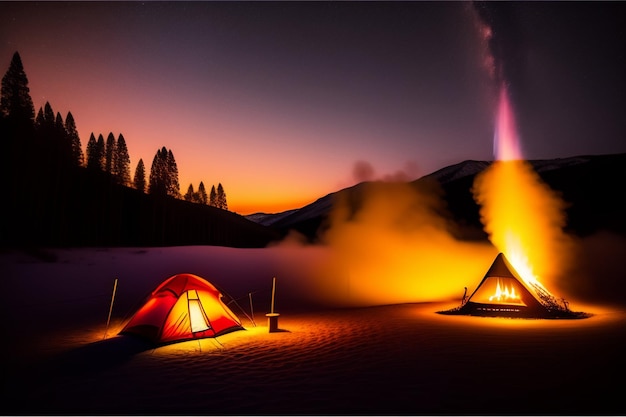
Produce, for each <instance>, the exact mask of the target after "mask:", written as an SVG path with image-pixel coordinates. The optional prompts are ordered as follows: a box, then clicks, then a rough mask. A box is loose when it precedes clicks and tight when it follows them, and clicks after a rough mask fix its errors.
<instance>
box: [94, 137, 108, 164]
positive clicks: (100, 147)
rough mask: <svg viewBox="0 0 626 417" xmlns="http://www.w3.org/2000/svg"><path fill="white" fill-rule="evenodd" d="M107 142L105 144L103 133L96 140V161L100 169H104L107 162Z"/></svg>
mask: <svg viewBox="0 0 626 417" xmlns="http://www.w3.org/2000/svg"><path fill="white" fill-rule="evenodd" d="M105 149H106V148H105V144H104V136H102V133H100V134H99V135H98V141H97V142H96V161H97V164H98V165H97V166H98V169H99V170H100V171H104V167H105V165H104V162H105V154H104V152H105Z"/></svg>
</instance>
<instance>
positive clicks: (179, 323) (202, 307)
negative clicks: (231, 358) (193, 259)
mask: <svg viewBox="0 0 626 417" xmlns="http://www.w3.org/2000/svg"><path fill="white" fill-rule="evenodd" d="M242 329H243V326H242V325H241V322H240V321H239V319H238V318H237V316H235V314H233V312H232V311H231V310H230V309H229V308H228V307H227V306H226V304H224V302H223V301H222V293H221V292H220V291H219V290H218V289H217V288H216V287H215V286H214V285H213V284H211V283H209V282H208V281H206V280H205V279H203V278H200V277H199V276H197V275H192V274H178V275H174V276H172V277H170V278H168V279H166V280H165V281H164V282H163V283H162V284H161V285H159V286H158V287H157V288H156V289H155V290H154V291H152V293H151V294H150V295H149V296H148V299H147V300H146V302H145V303H144V304H143V305H142V306H141V307H140V308H139V309H138V310H137V312H136V313H135V314H134V315H133V316H132V317H131V319H130V321H129V322H128V323H127V324H126V325H125V326H124V328H123V329H122V331H121V332H120V334H134V335H138V336H141V337H144V338H146V339H149V340H151V341H152V342H154V343H157V344H165V343H172V342H178V341H182V340H189V339H201V338H205V337H216V336H220V335H222V334H225V333H229V332H232V331H236V330H242Z"/></svg>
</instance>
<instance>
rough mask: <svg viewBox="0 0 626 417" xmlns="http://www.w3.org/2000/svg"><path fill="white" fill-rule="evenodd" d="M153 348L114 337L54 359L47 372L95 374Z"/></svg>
mask: <svg viewBox="0 0 626 417" xmlns="http://www.w3.org/2000/svg"><path fill="white" fill-rule="evenodd" d="M154 347H155V346H154V344H152V343H150V342H149V341H146V340H143V339H141V338H137V337H128V336H115V337H112V338H109V339H105V340H101V341H98V342H94V343H89V344H87V345H84V346H81V347H78V348H76V349H72V350H69V351H67V352H64V353H62V354H60V355H59V356H56V357H54V358H53V359H52V361H51V362H50V363H49V367H50V369H49V370H50V371H52V372H54V371H55V370H59V371H61V372H62V373H63V374H65V375H78V374H89V373H97V372H100V371H104V370H107V369H111V368H112V367H116V366H119V365H121V364H123V363H125V362H127V361H129V360H130V359H131V358H132V357H133V356H135V355H137V354H139V353H142V352H145V351H148V350H152V349H154Z"/></svg>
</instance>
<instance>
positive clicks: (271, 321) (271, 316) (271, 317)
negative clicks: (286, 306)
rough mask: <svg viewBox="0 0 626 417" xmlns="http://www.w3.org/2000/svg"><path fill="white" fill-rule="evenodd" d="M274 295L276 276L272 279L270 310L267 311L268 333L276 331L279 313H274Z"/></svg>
mask: <svg viewBox="0 0 626 417" xmlns="http://www.w3.org/2000/svg"><path fill="white" fill-rule="evenodd" d="M275 297H276V277H274V279H272V304H271V306H270V312H269V313H267V314H266V315H265V316H267V327H268V329H269V332H270V333H273V332H276V331H278V316H280V314H278V313H274V301H275Z"/></svg>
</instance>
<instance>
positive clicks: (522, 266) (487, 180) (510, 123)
mask: <svg viewBox="0 0 626 417" xmlns="http://www.w3.org/2000/svg"><path fill="white" fill-rule="evenodd" d="M494 151H495V156H496V159H497V160H496V161H495V162H494V163H493V164H492V165H491V166H490V167H489V168H487V169H486V170H485V171H483V172H482V173H481V174H480V175H478V176H477V177H476V180H475V182H474V187H473V190H472V191H473V193H474V198H475V200H476V201H477V202H478V204H479V205H480V206H481V209H480V214H481V220H482V223H483V225H484V228H485V231H486V232H487V233H488V235H489V239H490V241H491V243H492V244H493V245H494V246H496V248H497V249H498V250H499V251H500V252H502V253H504V254H505V256H506V257H507V259H508V260H509V262H510V263H511V264H512V265H513V267H514V268H515V270H516V271H517V272H518V273H519V275H520V276H521V278H522V279H523V280H524V281H525V282H526V283H527V284H528V285H529V286H530V287H539V288H541V289H543V290H544V291H546V292H548V291H547V290H546V289H545V287H544V286H543V285H542V284H541V283H540V282H539V277H541V279H544V278H545V277H549V278H552V279H553V278H554V277H555V276H556V274H557V272H558V269H559V264H560V263H562V259H561V257H562V256H563V255H564V254H566V253H568V251H567V250H564V246H563V245H565V244H567V243H568V242H567V239H566V237H565V234H564V233H563V226H564V225H565V214H564V208H565V204H564V202H563V201H562V200H561V199H560V197H559V196H558V195H557V194H555V193H554V191H552V190H551V189H550V187H549V186H548V185H547V184H545V183H544V182H543V181H542V180H541V178H540V177H539V175H538V174H537V173H536V172H535V171H534V169H533V167H532V165H531V164H530V163H529V162H527V161H525V160H523V159H522V152H521V150H520V147H519V139H518V136H517V132H516V127H515V118H514V112H513V109H512V105H511V102H510V99H509V94H508V90H507V89H506V86H502V88H501V90H500V97H499V103H498V111H497V121H496V129H495V134H494ZM548 293H549V292H548Z"/></svg>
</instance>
